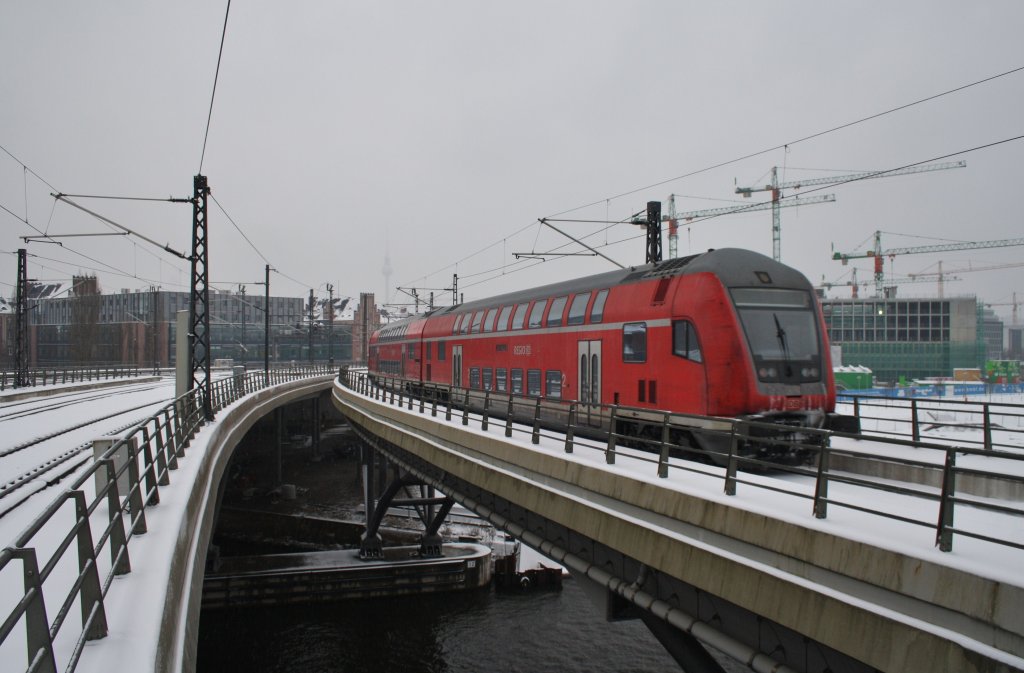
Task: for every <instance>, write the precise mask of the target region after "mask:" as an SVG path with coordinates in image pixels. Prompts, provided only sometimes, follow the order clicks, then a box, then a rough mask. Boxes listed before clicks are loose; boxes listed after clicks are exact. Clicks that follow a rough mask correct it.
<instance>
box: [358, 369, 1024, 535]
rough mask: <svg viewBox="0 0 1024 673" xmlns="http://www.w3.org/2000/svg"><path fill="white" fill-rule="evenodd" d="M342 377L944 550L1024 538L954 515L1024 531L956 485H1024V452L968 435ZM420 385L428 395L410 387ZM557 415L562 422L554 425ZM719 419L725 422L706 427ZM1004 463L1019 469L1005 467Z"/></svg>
mask: <svg viewBox="0 0 1024 673" xmlns="http://www.w3.org/2000/svg"><path fill="white" fill-rule="evenodd" d="M340 378H341V380H342V382H343V385H346V386H347V387H349V388H351V389H353V390H354V391H355V392H357V393H359V394H362V395H365V396H368V397H371V398H373V399H375V400H378V401H383V402H385V403H388V404H392V405H396V406H399V407H407V408H408V410H409V411H413V410H414V409H415V408H418V410H419V412H420V413H427V411H428V409H429V413H430V414H431V415H432V416H437V415H438V414H439V413H443V414H444V416H445V419H446V420H448V421H450V420H452V418H453V416H454V417H458V416H461V422H462V424H463V425H469V423H470V422H471V420H472V421H473V422H474V423H475V422H479V423H480V427H481V429H482V430H485V431H486V430H487V429H488V427H489V425H490V424H491V423H493V422H495V419H499V420H500V422H502V423H503V424H504V432H505V436H506V437H512V436H513V433H516V432H519V433H525V434H528V435H529V436H530V441H531V442H532V443H533V444H540V442H541V439H542V438H543V439H545V440H547V441H548V442H558V443H561V444H562V445H563V447H564V451H565V452H566V453H573V452H574V451H576V450H587V451H599V452H602V453H603V454H604V460H605V462H606V463H607V464H614V463H615V461H616V457H617V456H619V455H624V456H628V457H629V458H630V459H633V460H637V461H640V462H642V463H649V464H651V466H652V469H653V470H654V471H656V474H657V475H658V476H659V477H661V478H667V477H668V476H669V474H670V470H676V471H684V472H694V473H699V474H703V475H710V476H715V477H718V478H721V479H722V480H723V489H724V491H725V493H726V494H727V495H730V496H734V495H736V494H737V490H738V487H739V486H740V485H743V486H744V487H751V488H761V489H766V490H769V491H774V492H776V493H781V494H784V495H786V496H790V497H795V498H800V499H803V500H805V501H807V503H808V505H809V507H810V510H811V513H812V514H813V515H814V516H815V517H816V518H819V519H824V518H826V517H827V514H828V510H829V507H830V506H831V507H843V508H847V509H850V510H856V511H859V512H863V513H867V514H870V515H874V516H878V517H882V518H885V519H890V520H895V521H900V522H903V523H909V524H913V525H915V526H920V527H924V528H928V529H931V530H933V531H934V534H935V545H936V546H937V547H938V548H939V549H940V550H941V551H944V552H949V551H952V549H953V542H954V538H955V536H960V537H965V538H974V539H977V540H983V541H985V542H989V543H992V544H995V545H999V546H1006V547H1012V548H1015V549H1018V550H1024V540H1020V541H1018V540H1012V539H1007V538H1004V537H997V536H995V535H993V534H991V532H989V531H988V529H984V528H983V527H978V526H977V525H976V522H975V525H972V524H971V523H966V524H963V523H961V524H957V523H955V522H956V517H955V516H954V515H955V514H956V513H958V512H960V511H961V510H964V509H971V510H975V511H980V512H982V513H984V514H989V515H992V514H996V515H1003V516H1009V517H1013V518H1014V522H1015V523H1014V527H1015V528H1016V529H1017V530H1019V529H1020V525H1021V523H1022V521H1024V507H1022V506H1021V504H1020V503H1018V502H1012V501H1000V500H997V499H993V498H984V497H976V496H973V495H971V494H969V493H966V492H963V491H959V490H958V479H968V478H969V479H972V480H975V481H976V482H982V483H985V482H997V483H1006V482H1011V483H1014V484H1016V485H1018V486H1020V485H1024V452H1020V451H1003V450H999V449H997V448H991V449H985V448H978V447H975V446H970V445H967V443H963V444H958V445H949V444H940V443H936V442H925V441H920V440H907V439H903V438H900V437H883V436H872V437H870V441H871V442H872V443H876V444H881V445H882V449H883V451H882V453H881V454H869V453H867V452H866V451H865V450H864V449H862V448H860V447H859V446H857V445H859V444H860V443H861V441H863V440H864V439H865V437H864V436H862V435H857V434H850V433H843V432H837V431H832V430H816V429H806V430H805V432H804V434H805V435H806V438H805V439H803V440H802V441H786V440H783V439H778V438H775V437H772V438H771V439H770V440H766V437H771V435H772V434H773V433H782V434H785V433H789V432H791V431H792V430H793V428H792V427H790V426H781V425H774V424H770V423H759V422H751V421H744V420H737V419H726V418H718V417H704V416H696V415H691V414H681V413H677V412H669V411H652V410H651V409H636V408H630V407H623V406H617V405H584V404H581V403H580V402H578V401H575V400H561V399H552V398H544V397H531V396H524V395H518V394H512V393H508V392H501V393H499V392H493V391H484V390H470V389H466V388H456V387H452V386H449V385H444V384H430V386H429V387H424V386H423V385H422V384H421V383H420V382H417V381H409V380H404V379H400V378H391V377H381V376H370V375H367V373H366V372H364V371H351V372H346V371H344V370H343V371H342V377H340ZM416 391H420V392H421V394H415V395H414V394H410V393H411V392H416ZM584 410H585V411H587V412H589V413H590V414H591V417H593V414H594V413H595V410H598V411H597V413H598V415H599V416H600V418H601V419H603V422H602V424H601V425H600V426H598V427H595V426H594V425H590V424H584V423H581V421H580V419H581V417H582V414H583V412H584ZM552 418H555V419H564V420H561V421H558V422H556V423H552V422H551V420H550V419H552ZM636 418H643V419H646V420H645V421H644V422H643V432H642V433H641V434H640V435H639V436H637V434H635V433H628V434H627V433H625V432H622V430H621V428H620V426H621V425H622V423H621V422H619V421H623V422H629V423H635V420H634V419H636ZM712 423H714V424H716V425H717V426H719V427H724V428H725V429H715V430H708V429H707V428H708V427H709V426H710V425H711V424H712ZM723 424H724V426H723ZM695 428H700V430H699V432H703V433H716V434H717V435H718V436H719V437H720V438H721V439H722V440H723V441H722V442H721V444H722V445H723V446H727V447H728V448H726V449H725V450H722V451H714V450H696V449H694V448H692V447H690V446H688V445H684V444H681V443H679V439H678V438H680V437H683V436H685V435H687V434H688V433H689V432H692V431H693V430H694V429H695ZM837 440H844V441H842V442H840V443H842V444H844V446H835V443H836V441H837ZM845 440H849V441H845ZM765 441H770V443H772V444H773V445H777V444H787V445H788V446H789V447H790V448H795V449H799V450H803V451H806V452H809V455H810V457H811V460H809V461H808V462H807V463H806V464H805V465H785V464H780V463H776V462H770V461H767V460H763V459H760V458H757V457H755V456H751V455H745V454H744V452H743V451H742V449H743V448H744V446H746V445H748V444H758V443H764V442H765ZM845 445H853V446H857V448H850V446H845ZM900 448H910V449H913V451H912V452H911V453H912V454H913V455H914V457H910V458H906V457H899V456H898V455H897V454H898V453H899V449H900ZM921 452H923V454H922V453H921ZM681 456H690V457H698V458H704V459H710V462H712V463H715V464H718V465H720V466H721V467H717V468H716V467H714V465H708V464H705V463H702V462H699V461H693V460H670V459H672V458H677V457H681ZM842 457H845V458H855V459H859V460H873V461H879V462H884V463H889V464H892V463H896V464H901V465H903V466H906V467H911V468H916V469H919V470H922V471H929V472H938V474H939V478H938V483H939V485H940V486H939V487H938V488H935V489H929V488H927V487H924V486H920V485H916V484H910V483H900V482H893V481H891V480H883V479H878V478H870V477H866V476H862V475H858V474H855V473H851V472H849V471H846V470H842V471H840V470H831V469H830V464H831V463H833V462H836V461H837V458H842ZM993 461H995V462H994V463H993ZM1004 461H1008V462H1004ZM1007 466H1012V468H1010V469H1008V468H1007ZM757 473H769V474H773V475H774V474H780V473H787V474H794V475H800V476H803V477H806V478H807V479H806V480H804V482H803V484H802V485H803V486H804V488H803V489H801V488H800V486H801V483H800V482H787V481H785V480H768V479H756V478H754V475H756V474H757ZM834 484H845V485H849V486H853V487H856V488H862V489H866V493H864V494H863V497H859V498H857V499H856V501H852V500H850V499H846V500H844V499H840V498H838V497H835V496H831V495H830V494H829V488H830V486H831V485H834ZM879 491H882V492H887V493H893V494H897V495H900V496H907V497H910V498H914V499H915V500H920V501H922V502H924V503H930V504H931V507H932V512H933V515H932V516H931V517H930V518H922V517H920V516H918V517H915V516H911V515H909V514H908V515H905V514H900V513H897V512H893V511H890V510H889V509H887V508H886V507H885V505H884V503H882V502H880V499H879V498H872V497H871V494H872V493H877V492H879ZM912 509H913V508H912ZM963 518H967V517H963Z"/></svg>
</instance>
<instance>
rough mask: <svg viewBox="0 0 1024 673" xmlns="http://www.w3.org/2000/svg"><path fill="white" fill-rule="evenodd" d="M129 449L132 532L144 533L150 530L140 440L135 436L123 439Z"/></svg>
mask: <svg viewBox="0 0 1024 673" xmlns="http://www.w3.org/2000/svg"><path fill="white" fill-rule="evenodd" d="M122 441H123V442H124V443H125V448H126V449H127V450H128V494H127V495H128V507H129V511H130V512H131V518H130V519H129V521H131V520H134V521H135V524H134V525H133V526H131V531H132V533H134V534H136V535H143V534H145V533H147V532H148V531H149V526H147V525H146V507H145V506H144V505H143V503H142V479H141V478H140V474H139V446H138V445H139V440H138V438H137V437H135V436H131V437H126V438H124V439H123V440H122Z"/></svg>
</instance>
